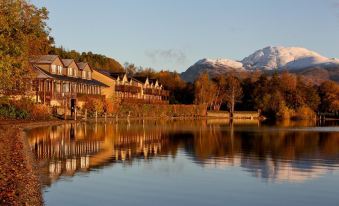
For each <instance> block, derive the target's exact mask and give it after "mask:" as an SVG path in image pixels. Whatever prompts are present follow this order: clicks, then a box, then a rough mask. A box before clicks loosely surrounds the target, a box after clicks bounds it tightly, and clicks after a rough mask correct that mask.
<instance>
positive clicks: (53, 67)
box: [51, 64, 56, 74]
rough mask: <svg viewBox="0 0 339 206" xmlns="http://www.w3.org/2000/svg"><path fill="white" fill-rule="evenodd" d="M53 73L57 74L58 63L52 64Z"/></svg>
mask: <svg viewBox="0 0 339 206" xmlns="http://www.w3.org/2000/svg"><path fill="white" fill-rule="evenodd" d="M51 73H52V74H55V73H56V65H55V64H52V71H51Z"/></svg>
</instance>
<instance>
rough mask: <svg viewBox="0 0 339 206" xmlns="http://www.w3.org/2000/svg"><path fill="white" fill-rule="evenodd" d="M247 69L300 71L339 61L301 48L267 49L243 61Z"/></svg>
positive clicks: (278, 47) (338, 62)
mask: <svg viewBox="0 0 339 206" xmlns="http://www.w3.org/2000/svg"><path fill="white" fill-rule="evenodd" d="M242 63H243V64H244V67H245V68H246V69H257V68H259V69H265V70H272V69H278V68H286V69H299V68H306V67H310V66H317V65H322V64H339V61H337V60H333V59H329V58H326V57H324V56H321V55H320V54H318V53H316V52H314V51H310V50H307V49H305V48H301V47H281V46H277V47H272V46H270V47H265V48H263V49H260V50H258V51H256V52H254V53H253V54H252V55H250V56H248V57H246V58H245V59H243V60H242Z"/></svg>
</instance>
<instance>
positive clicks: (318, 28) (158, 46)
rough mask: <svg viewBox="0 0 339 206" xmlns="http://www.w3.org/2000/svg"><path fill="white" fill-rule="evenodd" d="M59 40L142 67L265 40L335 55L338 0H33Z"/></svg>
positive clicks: (338, 50)
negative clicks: (46, 13) (46, 12)
mask: <svg viewBox="0 0 339 206" xmlns="http://www.w3.org/2000/svg"><path fill="white" fill-rule="evenodd" d="M31 1H32V3H34V4H36V5H37V6H46V7H47V8H48V10H49V11H50V20H49V21H48V25H49V26H50V27H51V28H52V36H54V37H55V40H56V44H57V45H62V46H64V47H65V48H67V49H76V50H78V51H92V52H96V53H100V54H104V55H106V56H109V57H112V58H115V59H117V60H118V61H119V62H120V63H122V64H123V63H124V62H127V61H128V62H131V63H135V64H136V65H140V66H144V67H153V68H155V69H158V70H159V69H169V70H177V71H178V72H181V71H184V70H185V69H187V68H188V67H189V66H190V65H192V64H193V63H195V62H196V61H197V60H199V59H202V58H230V59H235V60H240V59H242V58H243V57H246V56H247V55H249V54H251V53H253V52H254V51H255V50H258V49H261V48H263V47H265V46H269V45H272V46H278V45H279V46H301V47H305V48H308V49H311V50H314V51H316V52H318V53H320V54H322V55H324V56H328V57H336V58H339V0H31Z"/></svg>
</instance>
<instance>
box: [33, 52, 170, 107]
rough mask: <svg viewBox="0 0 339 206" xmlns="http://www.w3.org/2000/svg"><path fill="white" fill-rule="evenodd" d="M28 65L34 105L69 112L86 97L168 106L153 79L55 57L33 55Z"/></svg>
mask: <svg viewBox="0 0 339 206" xmlns="http://www.w3.org/2000/svg"><path fill="white" fill-rule="evenodd" d="M30 62H31V65H32V68H33V69H34V71H35V73H36V76H35V78H34V79H33V81H32V85H33V86H32V89H31V90H32V92H33V93H34V99H35V101H36V102H38V103H43V104H47V105H50V106H56V107H65V108H66V107H67V108H69V109H74V108H76V107H77V106H78V107H82V105H83V104H84V102H85V100H86V97H95V98H106V99H111V98H116V99H119V100H120V101H121V102H131V103H146V104H167V103H168V97H169V92H168V91H166V90H164V89H163V86H162V85H161V84H159V82H158V81H157V80H156V79H149V78H148V77H129V76H128V75H127V74H126V73H112V72H107V71H104V70H96V69H92V68H91V66H90V65H89V64H88V63H85V62H75V61H74V60H73V59H61V58H60V57H59V56H58V55H41V56H35V57H32V58H31V60H30Z"/></svg>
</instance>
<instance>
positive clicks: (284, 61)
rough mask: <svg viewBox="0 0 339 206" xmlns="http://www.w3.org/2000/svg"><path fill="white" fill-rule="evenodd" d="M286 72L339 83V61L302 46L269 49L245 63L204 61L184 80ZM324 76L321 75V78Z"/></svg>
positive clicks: (246, 59) (261, 51)
mask: <svg viewBox="0 0 339 206" xmlns="http://www.w3.org/2000/svg"><path fill="white" fill-rule="evenodd" d="M254 70H256V71H257V70H259V71H273V70H278V71H285V70H288V71H289V72H293V73H299V74H301V75H305V76H307V77H309V78H313V77H314V78H319V77H320V79H321V80H324V79H325V80H326V79H331V80H335V81H339V59H334V58H327V57H324V56H322V55H320V54H318V53H316V52H314V51H310V50H307V49H305V48H301V47H280V46H279V47H265V48H263V49H260V50H258V51H256V52H254V53H253V54H251V55H249V56H248V57H246V58H244V59H243V60H242V61H233V60H229V59H217V60H211V59H202V60H199V61H198V62H196V63H195V64H194V65H192V66H190V67H189V68H188V69H187V70H186V71H185V72H183V73H182V78H183V79H184V80H186V81H189V82H193V81H194V80H195V78H196V77H197V76H198V75H199V74H200V73H202V72H208V73H209V74H210V75H211V76H217V75H221V74H225V73H229V72H238V73H241V72H251V71H254ZM319 74H321V75H320V76H318V75H319Z"/></svg>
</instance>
